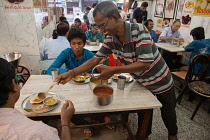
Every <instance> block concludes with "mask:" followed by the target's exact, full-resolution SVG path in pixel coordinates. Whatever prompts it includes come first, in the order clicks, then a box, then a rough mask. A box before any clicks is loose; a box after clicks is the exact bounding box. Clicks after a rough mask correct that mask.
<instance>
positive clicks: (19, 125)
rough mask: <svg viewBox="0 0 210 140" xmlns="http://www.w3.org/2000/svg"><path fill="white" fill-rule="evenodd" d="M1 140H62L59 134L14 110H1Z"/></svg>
mask: <svg viewBox="0 0 210 140" xmlns="http://www.w3.org/2000/svg"><path fill="white" fill-rule="evenodd" d="M0 114H1V115H0V140H60V138H59V136H58V132H57V130H56V129H55V128H52V127H50V126H48V125H46V124H44V123H42V122H41V121H33V120H31V119H28V118H27V117H26V116H25V115H23V114H22V113H20V112H19V111H18V110H16V109H13V108H0Z"/></svg>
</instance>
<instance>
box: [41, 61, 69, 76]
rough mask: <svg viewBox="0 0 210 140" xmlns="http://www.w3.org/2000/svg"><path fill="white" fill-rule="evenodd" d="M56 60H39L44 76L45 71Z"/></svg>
mask: <svg viewBox="0 0 210 140" xmlns="http://www.w3.org/2000/svg"><path fill="white" fill-rule="evenodd" d="M54 61H55V59H46V60H39V62H38V66H39V69H40V71H41V73H42V74H45V71H46V70H47V69H48V68H49V67H50V66H51V65H52V63H53V62H54ZM61 68H66V65H65V64H63V65H62V66H61Z"/></svg>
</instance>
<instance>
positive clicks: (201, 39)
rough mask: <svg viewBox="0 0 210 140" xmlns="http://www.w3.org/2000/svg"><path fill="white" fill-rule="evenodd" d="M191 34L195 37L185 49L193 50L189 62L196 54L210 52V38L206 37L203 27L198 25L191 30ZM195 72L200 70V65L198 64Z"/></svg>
mask: <svg viewBox="0 0 210 140" xmlns="http://www.w3.org/2000/svg"><path fill="white" fill-rule="evenodd" d="M190 35H192V37H193V41H192V42H191V43H190V44H188V45H187V46H186V47H185V48H184V49H185V50H186V51H188V52H191V54H190V58H189V63H188V65H189V64H190V62H191V61H192V58H193V56H194V55H195V54H206V53H210V39H205V31H204V28H203V27H197V28H194V29H192V30H191V32H190ZM196 67H197V68H195V71H194V72H195V73H197V72H198V69H199V65H197V66H196Z"/></svg>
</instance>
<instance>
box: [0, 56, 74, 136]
mask: <svg viewBox="0 0 210 140" xmlns="http://www.w3.org/2000/svg"><path fill="white" fill-rule="evenodd" d="M0 66H1V69H0V114H1V119H0V130H1V133H0V139H8V140H13V139H14V140H32V139H37V140H38V139H45V140H51V139H52V138H53V140H60V138H59V136H58V132H57V130H56V129H55V128H52V127H50V126H48V125H46V124H44V123H42V122H40V121H33V120H31V119H29V118H27V117H26V116H25V115H24V114H22V113H21V112H19V111H18V110H16V109H15V108H14V106H15V103H16V102H17V101H18V99H19V97H20V88H19V86H18V84H17V82H16V80H15V69H14V68H13V66H12V65H11V64H10V63H8V62H7V61H6V60H4V59H2V58H0ZM74 112H75V109H74V106H73V104H72V102H71V101H69V100H66V102H65V103H64V104H63V106H62V108H61V127H62V133H61V140H71V132H70V131H71V130H70V127H69V121H70V120H71V118H72V116H73V114H74ZM46 134H47V135H46Z"/></svg>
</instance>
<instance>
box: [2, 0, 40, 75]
mask: <svg viewBox="0 0 210 140" xmlns="http://www.w3.org/2000/svg"><path fill="white" fill-rule="evenodd" d="M32 2H33V1H32V0H25V1H24V2H22V3H19V4H12V3H9V2H8V1H6V0H0V25H1V26H0V54H5V53H10V52H20V53H22V58H21V60H20V65H22V66H25V67H26V68H28V69H29V71H30V72H31V74H38V73H39V70H38V67H37V62H38V60H39V58H40V56H39V48H38V40H37V33H36V26H35V19H34V11H33V6H32ZM6 7H7V8H6ZM8 7H9V8H8ZM25 8H28V9H25Z"/></svg>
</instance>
